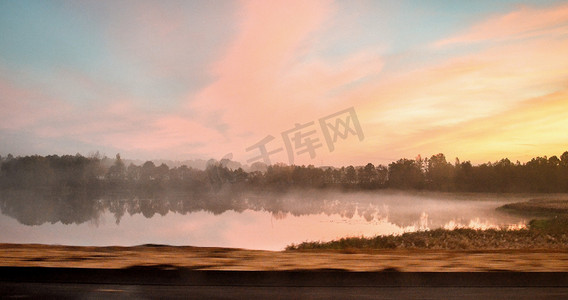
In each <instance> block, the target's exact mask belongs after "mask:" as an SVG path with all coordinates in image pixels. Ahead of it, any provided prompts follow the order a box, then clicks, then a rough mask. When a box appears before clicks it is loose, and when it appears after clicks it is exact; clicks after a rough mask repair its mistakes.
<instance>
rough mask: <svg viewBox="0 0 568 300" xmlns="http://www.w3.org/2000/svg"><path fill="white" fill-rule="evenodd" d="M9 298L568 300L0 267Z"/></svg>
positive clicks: (432, 279) (470, 286)
mask: <svg viewBox="0 0 568 300" xmlns="http://www.w3.org/2000/svg"><path fill="white" fill-rule="evenodd" d="M0 295H1V297H2V298H6V299H10V298H13V299H26V298H58V299H124V298H134V299H164V298H170V299H171V298H183V299H350V298H357V299H513V298H514V299H568V273H518V272H486V273H485V272H479V273H477V272H475V273H408V272H342V271H334V270H320V271H274V272H271V271H243V272H241V271H193V270H188V269H175V268H131V269H107V270H105V269H73V268H11V267H0Z"/></svg>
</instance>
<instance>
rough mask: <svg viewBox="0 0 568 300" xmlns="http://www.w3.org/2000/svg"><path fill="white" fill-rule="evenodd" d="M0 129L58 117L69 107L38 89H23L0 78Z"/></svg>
mask: <svg viewBox="0 0 568 300" xmlns="http://www.w3.org/2000/svg"><path fill="white" fill-rule="evenodd" d="M0 94H1V96H0V107H1V109H0V129H12V130H15V129H22V128H29V127H33V126H36V125H37V124H39V123H40V122H42V121H45V120H47V119H53V118H58V117H60V116H62V115H65V114H66V113H68V112H69V109H70V107H69V106H68V105H66V104H65V103H63V102H61V101H57V100H54V99H51V98H50V97H48V96H46V95H44V94H42V93H41V92H39V91H35V90H29V89H24V88H21V87H17V86H15V85H14V84H12V83H10V82H7V81H5V80H1V79H0Z"/></svg>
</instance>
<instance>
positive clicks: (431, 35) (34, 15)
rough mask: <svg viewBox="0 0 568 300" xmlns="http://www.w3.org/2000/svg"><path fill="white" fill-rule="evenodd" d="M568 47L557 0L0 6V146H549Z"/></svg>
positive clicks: (548, 150) (204, 153) (417, 151)
mask: <svg viewBox="0 0 568 300" xmlns="http://www.w3.org/2000/svg"><path fill="white" fill-rule="evenodd" d="M567 53H568V1H542V0H539V1H484V0H481V1H418V0H417V1H408V0H402V1H345V0H344V1H217V0H216V1H143V0H142V1H128V0H126V1H110V0H102V1H57V0H54V1H39V0H38V1H34V0H26V1H0V155H2V156H5V155H7V154H8V153H11V154H13V155H32V154H40V155H48V154H59V155H62V154H72V155H74V154H75V153H81V154H83V155H90V154H92V153H95V152H96V151H99V152H100V153H102V154H105V155H107V156H109V157H114V155H115V154H116V153H120V154H121V156H122V157H123V158H130V159H140V160H150V159H172V160H188V159H210V158H214V159H221V158H223V157H226V158H232V159H233V160H236V161H240V162H242V163H248V164H252V163H254V162H256V161H267V159H268V161H269V162H270V163H278V162H282V163H287V164H290V163H294V164H314V165H335V166H342V165H363V164H366V163H368V162H371V163H374V164H379V163H382V164H388V163H389V162H391V161H395V160H397V159H399V158H403V157H406V158H415V157H416V156H417V155H421V156H422V157H429V156H431V155H434V154H437V153H444V154H445V155H446V157H447V158H448V161H450V162H453V160H454V159H455V157H459V158H460V159H461V160H462V161H463V160H471V161H472V162H473V163H484V162H488V161H496V160H499V159H501V158H505V157H507V158H510V159H511V160H512V161H515V160H520V161H521V162H524V161H527V160H529V159H530V158H532V157H535V156H544V155H547V156H552V155H558V156H559V155H560V154H562V153H563V152H564V151H567V150H568V131H567V130H566V129H567V128H568V113H567V109H568V55H567ZM263 150H265V151H266V152H265V153H266V155H262V153H263V152H262V151H263Z"/></svg>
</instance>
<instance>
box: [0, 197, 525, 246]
mask: <svg viewBox="0 0 568 300" xmlns="http://www.w3.org/2000/svg"><path fill="white" fill-rule="evenodd" d="M28 196H29V195H28ZM530 198H531V195H497V194H454V193H429V192H422V193H405V192H393V191H381V192H331V191H315V190H301V191H294V192H287V193H264V194H259V193H247V194H243V195H240V196H238V197H234V196H233V197H231V196H228V195H226V196H224V197H218V198H215V199H208V201H195V199H185V200H184V199H180V198H176V197H175V196H172V195H170V196H165V197H163V198H145V199H138V198H132V199H125V198H117V199H111V198H102V199H98V200H96V201H94V202H92V203H93V205H92V206H89V208H88V209H87V208H83V209H81V210H76V211H73V209H72V208H70V207H69V206H60V207H57V206H56V205H52V204H49V205H48V203H47V202H45V204H46V206H45V207H42V206H41V201H38V199H37V198H35V199H26V198H25V196H22V195H19V196H18V198H17V200H18V201H11V200H14V199H15V198H11V199H7V198H6V197H4V198H3V199H2V206H1V208H2V215H1V216H0V226H1V227H2V234H1V235H0V242H1V243H44V244H65V245H96V246H108V245H119V246H131V245H139V244H169V245H191V246H215V247H237V248H248V249H263V250H283V249H284V247H286V246H287V245H290V244H292V243H299V242H303V241H308V240H313V241H329V240H332V239H337V238H341V237H346V236H375V235H387V234H400V233H403V232H408V231H417V230H428V229H435V228H447V229H453V228H456V227H468V228H476V229H488V228H501V227H508V228H522V227H523V226H524V225H525V223H526V222H527V221H528V220H527V219H526V218H523V217H518V216H512V215H508V214H506V213H503V212H499V211H496V210H495V208H497V207H499V206H501V205H503V204H506V203H511V202H517V201H523V200H527V199H530ZM79 200H80V199H77V201H79ZM43 201H47V200H46V198H44V199H43ZM38 203H40V205H38Z"/></svg>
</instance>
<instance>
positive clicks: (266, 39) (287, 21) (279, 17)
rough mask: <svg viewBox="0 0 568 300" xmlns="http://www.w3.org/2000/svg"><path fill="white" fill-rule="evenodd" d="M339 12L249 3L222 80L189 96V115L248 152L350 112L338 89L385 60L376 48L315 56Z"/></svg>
mask: <svg viewBox="0 0 568 300" xmlns="http://www.w3.org/2000/svg"><path fill="white" fill-rule="evenodd" d="M334 9H335V7H334V6H333V5H332V3H330V2H327V1H325V2H322V1H285V2H275V1H248V2H243V3H242V9H241V11H240V13H239V14H238V16H240V18H241V22H240V26H239V33H238V34H237V36H236V37H235V38H234V40H233V42H232V43H231V45H230V46H229V47H228V49H227V52H226V53H225V55H224V56H223V57H222V58H221V59H220V60H218V61H217V62H216V63H215V64H213V67H212V73H213V75H214V77H216V78H217V80H216V81H215V82H213V83H212V84H211V85H209V86H207V87H206V88H205V89H203V90H201V91H200V92H199V93H198V94H197V95H189V96H188V100H189V104H188V109H190V110H191V111H195V112H196V113H198V114H199V115H200V118H201V120H202V121H203V123H205V124H206V123H210V125H211V127H221V128H222V129H225V130H226V131H224V132H223V133H224V135H225V136H226V137H227V138H228V139H231V138H232V137H234V140H240V141H234V142H233V143H232V145H233V149H238V150H243V149H244V148H245V147H247V146H250V145H252V144H254V143H256V142H257V141H258V140H260V139H262V138H263V137H264V136H265V135H267V134H271V135H274V136H278V135H279V134H280V132H282V131H284V130H287V129H289V128H290V127H293V126H294V124H295V123H305V122H311V121H314V120H317V118H319V117H323V116H325V115H328V114H331V113H334V112H336V111H339V110H342V109H345V108H347V107H349V106H350V105H349V103H344V102H343V101H342V100H341V99H340V98H339V97H337V95H334V94H333V91H334V90H335V89H340V88H342V87H345V86H346V85H349V84H351V83H354V82H356V81H357V80H359V79H362V78H365V77H367V76H372V75H376V74H378V73H379V72H380V71H381V69H382V66H383V61H382V59H381V57H379V56H378V55H377V54H376V51H373V49H370V50H364V51H360V52H357V53H354V54H351V55H349V56H346V57H341V58H339V59H337V58H334V59H324V58H322V57H321V55H319V53H315V51H317V50H316V49H317V46H316V43H317V41H318V37H320V36H319V34H321V33H322V31H324V29H325V28H326V26H327V25H328V24H329V23H328V22H329V21H330V17H331V16H332V15H333V13H334ZM314 57H317V58H314ZM213 116H214V117H213ZM212 117H213V118H214V120H211V118H212ZM222 131H223V130H222ZM247 143H248V144H247Z"/></svg>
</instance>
